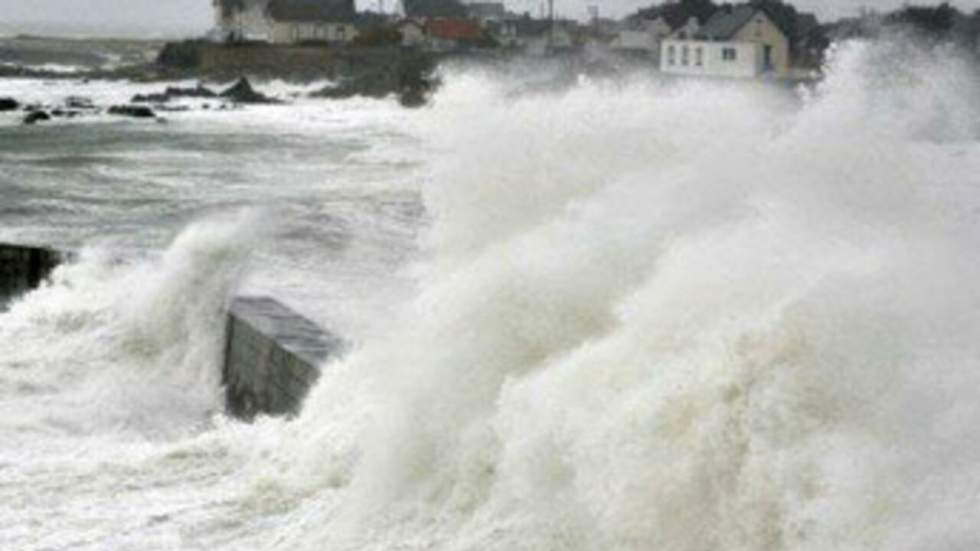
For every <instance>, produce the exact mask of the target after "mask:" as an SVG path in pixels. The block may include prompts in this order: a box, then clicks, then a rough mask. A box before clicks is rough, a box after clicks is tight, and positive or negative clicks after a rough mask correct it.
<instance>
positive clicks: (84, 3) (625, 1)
mask: <svg viewBox="0 0 980 551" xmlns="http://www.w3.org/2000/svg"><path fill="white" fill-rule="evenodd" d="M385 1H386V4H388V5H391V4H392V2H393V1H394V0H385ZM544 1H545V0H506V2H507V3H508V4H509V5H510V7H511V8H512V9H514V10H517V11H522V12H523V11H531V12H532V13H537V12H538V10H539V7H540V5H541V4H542V2H544ZM938 2H939V0H916V1H913V2H912V3H920V4H926V3H938ZM358 3H359V5H360V6H361V7H362V8H363V7H366V6H368V5H377V0H358ZM655 3H659V1H658V0H555V5H556V8H557V10H558V11H559V13H560V14H561V15H563V16H567V17H575V18H582V17H585V15H586V13H587V8H588V6H589V5H598V6H599V7H600V10H601V11H602V14H603V15H605V16H621V15H624V14H626V13H629V12H631V11H633V10H635V9H637V8H639V7H642V6H649V5H651V4H655ZM793 3H794V4H795V5H796V6H797V7H798V8H800V9H803V10H808V11H814V12H816V13H817V15H818V16H819V17H821V18H822V19H826V18H833V17H839V16H841V15H849V14H853V13H856V12H857V10H858V9H859V8H860V7H862V6H866V7H870V8H877V9H881V10H886V9H892V8H895V7H898V6H901V5H902V4H905V3H909V2H908V0H793ZM953 3H954V4H955V5H957V6H959V7H960V8H963V9H967V10H973V9H977V8H980V0H953ZM27 21H32V22H40V23H44V24H52V25H56V26H64V27H65V28H68V29H73V28H77V29H89V30H90V31H91V29H100V28H101V29H105V30H106V31H107V32H113V33H117V34H118V33H120V31H127V32H126V34H142V33H148V34H155V33H165V34H194V33H199V32H202V31H203V30H205V29H207V28H208V26H209V25H210V23H211V0H0V29H2V30H5V31H6V32H11V31H20V30H23V31H31V32H35V31H36V26H32V28H27V27H26V26H25V25H24V22H27Z"/></svg>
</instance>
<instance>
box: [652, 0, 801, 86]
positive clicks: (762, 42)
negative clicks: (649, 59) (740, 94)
mask: <svg viewBox="0 0 980 551" xmlns="http://www.w3.org/2000/svg"><path fill="white" fill-rule="evenodd" d="M688 31H689V29H684V30H683V35H682V34H681V33H680V32H678V31H675V33H674V34H672V35H671V37H670V38H668V39H667V40H665V41H664V42H663V45H662V47H661V57H660V68H661V70H663V71H664V72H667V73H673V74H682V75H704V76H725V77H739V78H753V77H758V76H760V75H766V74H768V75H774V76H779V77H785V76H787V75H789V70H790V47H789V44H790V42H789V37H788V36H787V34H786V32H785V31H784V30H783V29H781V28H780V27H779V26H778V25H777V24H776V23H775V21H774V20H773V19H772V17H770V16H769V15H768V14H767V13H766V12H765V10H764V9H760V8H756V7H753V6H739V7H737V8H734V9H722V10H719V11H718V12H716V13H715V14H714V15H713V16H712V17H711V19H709V20H708V21H707V22H706V23H705V24H704V26H702V27H700V28H699V29H698V30H697V31H696V32H694V33H693V34H690V33H689V32H688Z"/></svg>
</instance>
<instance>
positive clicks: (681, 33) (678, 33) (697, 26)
mask: <svg viewBox="0 0 980 551" xmlns="http://www.w3.org/2000/svg"><path fill="white" fill-rule="evenodd" d="M700 30H701V22H700V21H698V18H697V17H690V18H688V20H687V21H685V22H684V23H682V24H681V25H679V26H677V27H676V28H674V29H673V31H672V32H671V33H670V36H669V38H671V39H673V40H693V39H694V37H695V36H697V34H698V32H699V31H700Z"/></svg>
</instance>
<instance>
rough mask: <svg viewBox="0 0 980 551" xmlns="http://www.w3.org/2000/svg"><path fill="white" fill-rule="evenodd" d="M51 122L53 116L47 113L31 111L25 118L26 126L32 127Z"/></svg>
mask: <svg viewBox="0 0 980 551" xmlns="http://www.w3.org/2000/svg"><path fill="white" fill-rule="evenodd" d="M49 120H51V115H49V114H48V113H47V111H41V110H38V111H31V112H30V113H28V114H27V115H26V116H25V117H24V124H26V125H32V124H37V123H39V122H44V121H49Z"/></svg>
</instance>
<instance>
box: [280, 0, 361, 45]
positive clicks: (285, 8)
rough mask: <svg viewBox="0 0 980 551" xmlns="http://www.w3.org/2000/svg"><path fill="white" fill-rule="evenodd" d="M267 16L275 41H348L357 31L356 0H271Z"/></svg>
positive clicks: (290, 42)
mask: <svg viewBox="0 0 980 551" xmlns="http://www.w3.org/2000/svg"><path fill="white" fill-rule="evenodd" d="M266 15H267V16H268V19H269V26H270V37H271V41H272V42H273V43H274V44H297V43H300V42H327V43H338V44H346V43H349V42H351V41H352V40H354V38H356V37H357V34H358V29H357V25H356V23H357V9H356V8H355V6H354V0H271V1H270V2H269V5H268V8H267V10H266Z"/></svg>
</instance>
